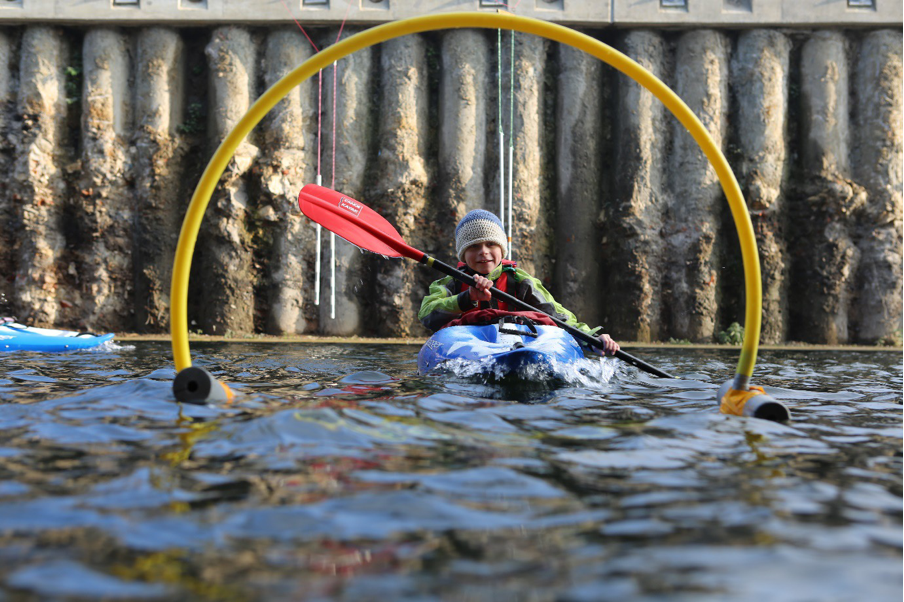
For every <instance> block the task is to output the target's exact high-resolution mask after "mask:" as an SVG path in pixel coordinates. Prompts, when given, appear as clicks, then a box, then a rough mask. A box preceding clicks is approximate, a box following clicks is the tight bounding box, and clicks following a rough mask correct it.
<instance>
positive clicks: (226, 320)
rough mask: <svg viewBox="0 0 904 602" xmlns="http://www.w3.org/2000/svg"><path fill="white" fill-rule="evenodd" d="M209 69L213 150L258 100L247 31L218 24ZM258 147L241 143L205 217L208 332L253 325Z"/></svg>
mask: <svg viewBox="0 0 904 602" xmlns="http://www.w3.org/2000/svg"><path fill="white" fill-rule="evenodd" d="M205 53H206V55H207V59H208V67H209V70H210V88H209V90H208V104H209V107H210V134H211V139H210V145H211V148H216V147H217V146H218V145H219V144H220V142H221V141H222V140H223V139H224V138H225V137H226V135H227V134H228V133H229V132H230V131H232V128H233V127H234V126H235V124H236V123H237V122H238V120H239V119H241V118H242V116H243V115H244V114H245V113H246V112H247V111H248V108H249V107H250V106H251V103H252V102H253V100H254V99H255V98H256V96H257V95H256V94H255V82H256V77H257V59H256V56H255V45H254V41H253V40H252V38H251V35H250V34H249V33H248V31H246V30H244V29H242V28H239V27H219V28H217V29H215V30H214V31H213V35H212V36H211V40H210V43H209V44H208V45H207V48H206V50H205ZM256 157H257V147H255V146H254V145H253V144H252V143H251V142H249V141H248V140H247V139H246V140H245V141H243V142H242V143H241V144H240V145H239V147H238V149H237V150H236V153H235V155H234V156H233V158H232V160H231V161H230V162H229V166H228V167H227V168H226V171H225V172H224V173H223V177H222V178H221V179H220V183H219V186H218V187H217V191H216V192H215V193H214V195H213V198H212V199H211V201H210V206H209V207H208V209H207V213H206V214H205V216H204V227H203V232H204V234H203V239H202V242H201V245H202V246H203V255H202V257H203V260H202V261H201V272H200V273H201V274H203V276H202V277H203V278H204V279H205V282H206V283H207V284H206V285H205V287H204V288H203V294H202V296H203V299H202V302H203V305H202V310H201V316H200V317H201V326H202V328H203V329H204V331H205V332H207V333H210V334H218V335H223V334H227V333H229V334H246V333H250V332H252V331H253V329H254V285H253V283H254V280H255V277H256V272H255V271H253V257H252V240H251V237H252V232H251V230H250V228H249V226H250V220H251V216H252V212H253V210H254V207H253V200H252V199H251V198H249V190H248V180H249V178H250V175H249V171H250V170H251V166H252V164H253V162H254V160H255V159H256Z"/></svg>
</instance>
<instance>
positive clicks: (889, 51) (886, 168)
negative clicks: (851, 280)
mask: <svg viewBox="0 0 904 602" xmlns="http://www.w3.org/2000/svg"><path fill="white" fill-rule="evenodd" d="M901 46H902V43H901V32H900V31H892V30H881V31H876V32H872V33H870V34H868V35H867V36H866V37H865V38H864V39H863V41H862V42H861V44H860V48H859V52H858V54H857V56H856V63H855V76H854V95H853V99H854V103H855V105H854V115H855V118H856V127H855V128H854V130H855V132H856V136H855V139H856V149H857V153H856V155H855V157H854V174H855V176H856V180H857V182H858V183H859V184H861V185H863V186H864V187H865V188H866V191H867V195H868V197H867V201H866V205H865V207H864V210H863V213H862V214H861V216H860V219H859V221H858V225H857V234H856V236H857V245H858V247H859V249H860V254H861V257H860V268H859V273H858V277H857V284H856V297H855V298H854V303H853V307H852V312H851V313H852V317H853V319H854V320H855V325H854V329H853V332H852V333H851V339H852V340H854V341H857V342H862V343H876V342H878V341H881V340H883V339H884V340H888V339H893V338H894V337H895V335H897V338H898V340H899V341H900V336H901V334H900V333H901V312H902V307H901V301H902V286H901V284H902V283H901V262H902V253H901V239H902V230H901V215H902V211H904V208H902V190H901V166H902V160H904V152H902V147H904V144H902V138H904V126H902V118H901V111H902V108H901V107H902V101H904V99H902V93H901V90H902V74H901V72H902V66H901Z"/></svg>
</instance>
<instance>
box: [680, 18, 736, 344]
mask: <svg viewBox="0 0 904 602" xmlns="http://www.w3.org/2000/svg"><path fill="white" fill-rule="evenodd" d="M729 51H730V44H729V42H728V39H727V38H726V37H725V35H724V34H722V33H719V32H717V31H712V30H699V31H691V32H688V33H685V34H683V35H682V36H681V37H680V38H679V40H678V47H677V49H676V55H675V92H676V93H677V94H678V96H680V97H681V98H682V99H683V100H684V101H685V103H687V105H688V107H689V108H690V109H691V110H692V111H693V112H694V114H696V115H697V117H698V118H699V119H700V121H701V122H702V123H703V125H704V126H705V127H706V129H707V131H708V132H709V134H710V136H711V137H712V138H713V140H714V141H715V143H716V145H718V146H719V147H722V146H723V140H724V139H725V134H726V130H727V124H728V64H729V63H728V61H729ZM672 137H673V138H672V139H673V141H674V143H673V147H672V153H671V155H670V157H669V184H670V189H671V195H670V202H669V212H668V213H669V219H668V223H667V225H666V229H665V230H666V232H667V238H668V242H667V246H668V254H669V262H668V265H669V269H668V283H669V286H668V288H669V290H670V293H669V296H668V311H669V317H670V324H671V332H672V333H673V336H674V337H676V338H679V339H690V340H692V341H698V342H709V341H711V340H712V338H713V334H714V333H715V330H716V324H717V315H718V310H719V278H720V274H719V271H720V267H721V265H720V258H719V254H720V249H719V235H720V232H719V231H720V225H721V214H722V210H723V204H724V200H723V196H722V187H721V185H720V184H719V179H718V178H717V177H716V173H715V170H713V168H712V166H711V165H710V163H709V160H708V159H707V158H706V156H705V155H704V154H703V151H702V150H701V149H700V147H699V145H698V144H697V143H696V142H695V141H694V139H693V138H692V137H691V135H690V134H689V133H688V132H687V130H685V129H684V126H682V125H681V124H680V123H679V122H678V121H677V120H674V119H673V120H672Z"/></svg>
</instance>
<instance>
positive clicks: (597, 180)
mask: <svg viewBox="0 0 904 602" xmlns="http://www.w3.org/2000/svg"><path fill="white" fill-rule="evenodd" d="M556 50H557V53H558V86H557V96H556V120H555V121H556V181H557V183H558V189H557V195H556V196H557V199H556V200H557V205H558V206H557V210H556V225H555V232H556V264H555V269H554V280H553V282H554V283H555V287H554V288H555V295H556V300H557V301H559V302H560V303H561V304H563V305H564V306H565V307H567V308H568V309H570V310H571V311H573V312H574V313H575V314H576V315H577V316H578V319H580V320H581V321H584V322H587V323H592V325H594V326H595V325H597V324H600V323H601V318H602V311H601V310H602V307H603V299H602V286H601V282H600V280H601V276H602V273H601V271H600V268H599V256H600V253H601V250H600V239H601V234H600V228H599V223H598V221H597V220H598V218H599V215H600V210H601V209H602V192H603V181H602V178H603V154H604V150H603V146H604V144H605V137H604V134H603V123H602V121H603V106H602V102H601V100H602V93H603V76H602V73H603V64H602V63H601V62H600V61H599V60H598V59H596V58H594V57H592V56H590V55H588V54H586V53H584V52H581V51H578V50H575V49H573V48H571V47H569V46H564V45H559V46H558V47H557V49H556Z"/></svg>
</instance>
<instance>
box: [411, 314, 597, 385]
mask: <svg viewBox="0 0 904 602" xmlns="http://www.w3.org/2000/svg"><path fill="white" fill-rule="evenodd" d="M583 358H584V352H583V351H582V349H581V347H580V345H578V343H577V341H576V340H575V339H574V337H572V336H571V335H570V334H568V333H567V332H565V331H564V330H562V329H560V328H558V327H556V326H536V327H533V328H531V327H529V326H525V325H523V324H505V326H504V328H502V329H500V327H499V325H497V324H490V325H486V326H450V327H448V328H443V329H441V330H439V331H437V332H436V333H435V334H434V335H433V336H432V337H430V339H428V340H427V342H426V343H424V346H423V347H421V351H420V353H419V354H418V371H419V372H420V373H422V374H424V373H427V372H430V371H433V370H436V369H438V368H443V367H444V364H449V363H454V364H458V365H467V367H468V368H469V372H471V373H474V374H486V375H494V376H497V377H503V376H506V375H509V374H512V373H526V372H528V371H530V370H531V369H533V368H540V369H544V368H545V369H552V368H554V367H555V366H557V365H559V364H569V363H574V362H577V361H578V360H582V359H583ZM541 371H542V370H541Z"/></svg>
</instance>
